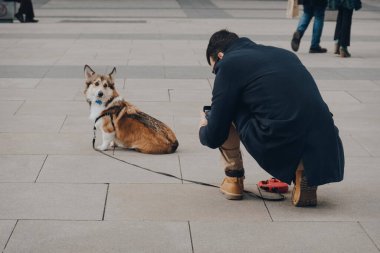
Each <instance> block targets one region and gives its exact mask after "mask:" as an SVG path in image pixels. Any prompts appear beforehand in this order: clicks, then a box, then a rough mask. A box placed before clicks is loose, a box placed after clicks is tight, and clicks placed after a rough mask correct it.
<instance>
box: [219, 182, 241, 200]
mask: <svg viewBox="0 0 380 253" xmlns="http://www.w3.org/2000/svg"><path fill="white" fill-rule="evenodd" d="M244 178H245V177H228V176H226V177H225V178H224V180H223V182H222V185H221V186H220V191H221V192H222V193H223V194H224V196H225V197H226V199H230V200H240V199H242V198H243V192H244Z"/></svg>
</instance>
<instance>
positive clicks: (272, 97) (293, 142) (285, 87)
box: [199, 38, 344, 185]
mask: <svg viewBox="0 0 380 253" xmlns="http://www.w3.org/2000/svg"><path fill="white" fill-rule="evenodd" d="M215 70H216V77H215V82H214V88H213V91H212V104H211V114H210V117H209V118H208V124H207V126H204V127H201V128H200V130H199V138H200V141H201V143H202V144H203V145H206V146H208V147H210V148H218V147H220V146H221V145H222V144H223V143H224V141H225V140H226V139H227V137H228V132H229V127H230V125H231V123H235V125H236V127H237V130H238V132H239V136H240V140H241V142H242V143H243V144H244V146H245V147H246V149H247V151H248V152H249V153H250V154H251V155H252V157H253V158H254V159H255V160H256V161H257V162H258V164H259V165H260V166H261V167H262V168H263V169H265V170H266V171H267V172H268V173H270V174H271V175H272V176H274V177H276V178H278V179H280V180H282V181H284V182H287V183H291V181H292V180H293V179H294V174H295V170H296V169H297V165H298V164H299V162H300V161H301V160H303V162H304V167H305V174H306V177H307V178H308V181H309V183H310V184H311V185H321V184H326V183H330V182H337V181H341V180H342V179H343V171H344V153H343V146H342V142H341V140H340V138H339V132H338V129H337V128H336V126H335V125H334V121H333V118H332V114H331V113H330V111H329V108H328V107H327V105H326V103H325V102H324V101H323V99H322V97H321V95H320V93H319V90H318V88H317V85H316V83H315V81H314V79H313V77H312V76H311V74H310V73H309V72H308V71H307V69H306V68H305V66H304V65H303V64H302V63H301V62H300V60H299V59H298V57H297V56H296V55H295V54H293V53H291V52H289V51H287V50H284V49H280V48H275V47H270V46H263V45H258V44H255V43H254V42H252V41H251V40H249V39H247V38H240V39H238V40H237V41H235V42H233V43H232V45H230V46H229V47H228V48H227V50H225V52H224V57H223V59H222V60H220V61H219V62H218V63H217V64H216V68H215Z"/></svg>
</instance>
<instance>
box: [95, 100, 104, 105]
mask: <svg viewBox="0 0 380 253" xmlns="http://www.w3.org/2000/svg"><path fill="white" fill-rule="evenodd" d="M95 103H97V104H98V105H101V104H102V103H103V102H102V100H100V99H98V100H95Z"/></svg>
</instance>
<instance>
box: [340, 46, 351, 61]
mask: <svg viewBox="0 0 380 253" xmlns="http://www.w3.org/2000/svg"><path fill="white" fill-rule="evenodd" d="M339 54H340V57H343V58H347V57H351V54H350V53H349V52H348V50H347V47H340V48H339Z"/></svg>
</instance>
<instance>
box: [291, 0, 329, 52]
mask: <svg viewBox="0 0 380 253" xmlns="http://www.w3.org/2000/svg"><path fill="white" fill-rule="evenodd" d="M326 7H327V0H303V15H302V17H301V19H300V21H299V23H298V27H297V30H296V31H295V32H294V34H293V38H292V41H291V46H292V49H293V51H295V52H297V51H298V48H299V45H300V42H301V38H302V36H303V34H304V33H305V31H306V29H307V27H308V26H309V24H310V21H311V19H312V18H313V17H314V25H313V35H312V39H311V46H310V50H309V53H326V52H327V49H326V48H322V47H321V46H320V45H319V43H320V41H321V35H322V30H323V23H324V19H325V11H326Z"/></svg>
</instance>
